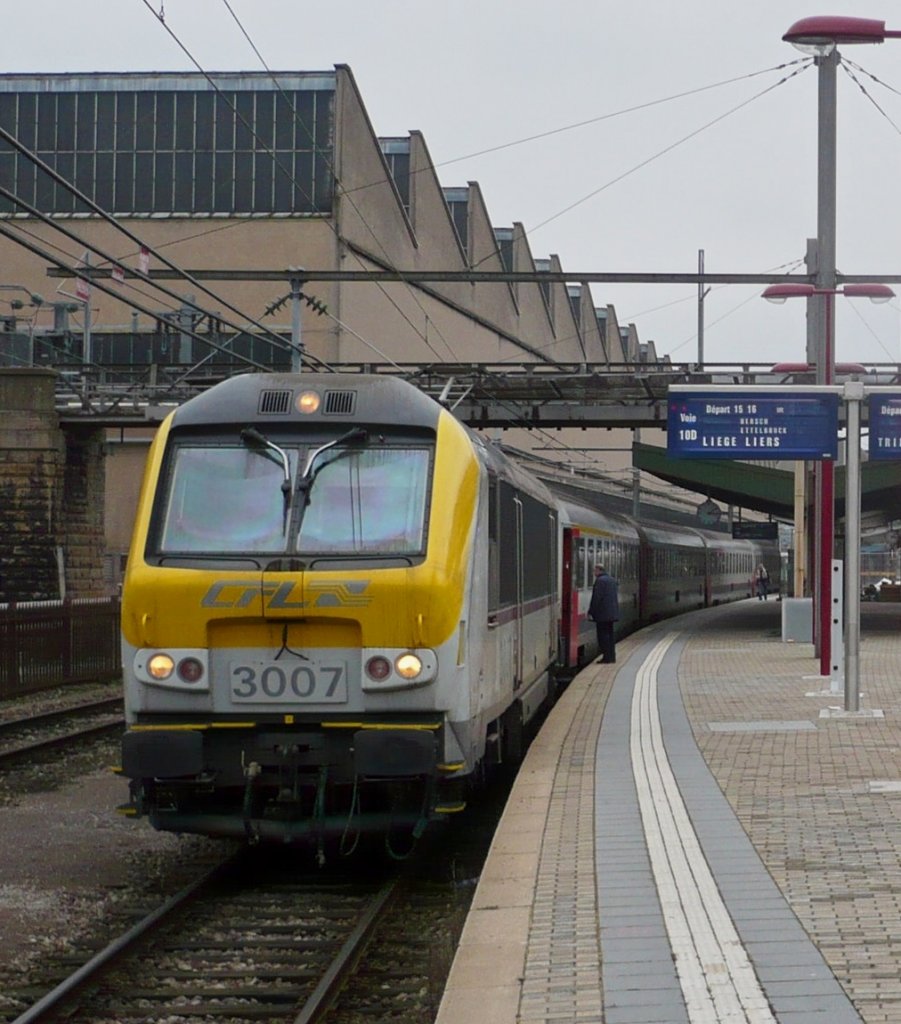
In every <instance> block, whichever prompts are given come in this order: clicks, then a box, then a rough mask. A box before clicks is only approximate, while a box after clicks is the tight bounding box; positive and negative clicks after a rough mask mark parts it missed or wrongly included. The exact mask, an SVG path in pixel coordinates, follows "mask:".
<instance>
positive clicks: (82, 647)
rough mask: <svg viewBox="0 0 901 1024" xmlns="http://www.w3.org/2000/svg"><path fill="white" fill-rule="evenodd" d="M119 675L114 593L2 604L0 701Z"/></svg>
mask: <svg viewBox="0 0 901 1024" xmlns="http://www.w3.org/2000/svg"><path fill="white" fill-rule="evenodd" d="M120 674H121V662H120V654H119V599H118V598H117V597H113V598H99V599H91V598H75V599H72V600H69V599H67V600H65V601H28V602H21V603H16V602H13V603H11V604H5V605H0V699H2V698H8V697H21V696H23V695H25V694H28V693H36V692H37V691H38V690H46V689H49V688H50V687H53V686H60V685H62V684H65V683H83V682H91V681H94V680H97V681H102V680H108V679H116V678H117V677H118V676H119V675H120Z"/></svg>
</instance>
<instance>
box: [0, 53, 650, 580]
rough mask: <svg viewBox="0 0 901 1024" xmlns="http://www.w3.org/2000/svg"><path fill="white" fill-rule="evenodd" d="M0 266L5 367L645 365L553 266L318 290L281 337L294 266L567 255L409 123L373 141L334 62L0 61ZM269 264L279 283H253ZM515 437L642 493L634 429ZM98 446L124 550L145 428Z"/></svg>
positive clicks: (472, 263)
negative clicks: (505, 210)
mask: <svg viewBox="0 0 901 1024" xmlns="http://www.w3.org/2000/svg"><path fill="white" fill-rule="evenodd" d="M67 183H70V184H71V185H73V186H74V189H75V190H76V191H75V192H73V190H72V189H71V188H70V187H67ZM98 210H99V211H101V212H98ZM104 214H107V215H108V216H104ZM113 220H114V221H115V223H113ZM117 225H120V226H122V227H124V228H126V229H127V230H128V231H129V232H130V237H126V236H125V235H123V234H122V233H121V232H120V231H119V230H118V229H117ZM54 264H55V265H56V266H57V273H60V272H61V271H60V268H61V267H72V266H89V267H90V268H92V269H95V270H114V269H116V268H123V269H124V270H126V271H127V270H129V269H131V268H137V267H144V266H149V268H150V270H151V271H154V270H159V269H163V268H165V267H166V266H168V265H170V264H171V265H173V266H177V267H178V268H180V269H183V270H186V271H188V272H189V273H190V271H192V270H193V271H199V270H203V271H206V272H210V271H218V272H222V273H223V275H225V276H224V277H223V279H221V280H206V279H204V280H202V281H200V280H197V279H195V280H194V281H185V280H184V279H181V280H169V281H166V282H164V283H165V284H166V286H167V287H169V288H170V289H171V292H172V294H170V295H165V294H161V293H160V292H158V291H155V290H154V289H151V288H150V287H149V286H148V285H147V284H146V283H145V282H143V281H141V280H140V279H136V278H132V277H128V276H125V278H124V280H119V281H116V280H115V279H114V278H107V279H106V281H105V283H106V284H107V285H109V287H111V288H112V289H113V291H114V292H115V293H116V294H114V295H110V294H108V293H106V292H104V291H102V290H100V288H99V285H98V286H95V287H94V288H93V289H92V290H90V294H85V292H84V290H83V287H82V286H79V285H78V283H77V281H76V280H75V279H73V278H71V277H69V278H66V277H60V276H56V277H50V276H48V267H51V266H54ZM0 266H2V268H3V272H2V279H0V286H2V289H3V290H0V303H3V305H2V306H0V310H2V312H3V313H4V314H6V313H7V307H6V305H5V303H6V302H9V303H10V306H9V307H8V309H9V315H8V316H5V317H4V319H3V320H2V321H0V329H2V333H0V363H2V364H4V365H7V366H17V365H35V366H40V367H54V368H55V369H57V370H59V371H61V372H62V373H63V374H66V375H68V377H70V378H72V379H73V380H74V381H75V382H76V384H77V382H78V380H79V379H83V380H84V381H89V380H96V379H98V378H102V379H104V380H106V381H107V382H108V383H109V382H117V381H118V382H121V383H122V384H123V386H125V385H127V383H128V382H143V383H146V382H147V381H151V380H152V381H155V382H158V383H159V382H162V383H165V382H166V381H174V380H180V379H183V378H184V376H185V375H186V374H188V375H189V377H190V376H192V375H193V376H195V377H196V378H197V379H198V380H201V379H202V378H203V377H206V378H207V379H212V378H215V377H216V376H217V375H218V376H221V375H223V374H227V373H231V372H236V371H237V370H243V369H247V368H248V366H249V365H250V366H257V367H265V368H272V369H289V368H291V367H292V366H295V367H296V366H297V365H298V364H299V363H300V364H302V365H303V367H304V368H307V367H309V366H311V365H312V366H315V365H322V364H326V365H328V366H331V367H335V368H340V367H348V366H359V365H360V364H380V365H386V364H398V365H399V366H404V365H409V364H417V365H423V364H433V363H441V364H446V363H451V364H457V363H459V364H471V363H481V364H497V365H498V366H499V367H500V368H501V369H502V368H503V367H504V366H509V365H516V364H522V363H541V362H556V363H562V364H567V365H571V366H576V367H584V366H592V367H594V368H596V369H599V370H602V371H604V372H611V373H618V372H621V373H634V370H635V367H636V366H637V365H638V364H640V363H655V362H656V361H657V357H656V353H655V351H654V345H653V343H652V342H647V341H645V342H642V341H640V340H639V338H638V335H637V332H636V331H635V329H634V327H633V326H631V325H620V324H619V323H618V321H617V317H616V311H615V310H614V308H613V307H612V306H609V305H607V306H596V305H595V301H594V299H593V297H592V295H591V292H590V290H589V287H588V285H587V284H585V283H582V282H578V281H573V282H571V283H567V284H564V283H555V282H552V281H550V280H549V281H547V282H541V281H538V282H529V283H498V282H477V283H469V282H460V281H456V282H440V281H436V282H432V283H427V284H426V283H416V282H414V281H407V280H401V281H394V282H384V281H367V282H360V281H353V282H346V281H344V282H342V281H332V282H323V281H313V282H309V283H308V284H304V285H303V294H304V297H305V299H306V300H307V301H306V302H304V303H302V314H301V320H300V328H299V332H298V330H297V325H296V324H295V325H294V340H295V342H296V341H297V340H298V338H299V340H300V342H301V344H302V356H300V355H299V354H298V351H297V348H296V346H295V347H294V348H293V349H292V345H291V339H292V319H291V312H292V308H291V302H290V301H289V290H290V289H289V278H290V276H291V275H294V276H298V277H299V278H300V279H301V280H302V279H303V277H302V269H303V268H314V269H317V270H323V269H335V270H367V271H382V270H397V269H401V270H403V271H406V272H408V273H411V274H413V273H415V272H417V271H424V270H438V271H461V272H462V271H467V270H470V269H478V270H481V271H505V270H506V271H558V272H562V271H563V269H564V268H563V267H562V266H561V262H560V259H559V258H558V257H557V256H556V255H546V256H540V257H539V256H536V255H535V254H533V252H532V251H531V248H530V245H529V240H528V238H527V235H526V232H525V230H524V229H523V226H522V224H520V223H513V224H510V225H506V226H500V227H499V226H496V225H495V224H493V223H492V219H491V216H490V213H489V209H488V204H487V201H486V198H485V197H484V196H483V195H482V192H481V190H480V188H479V186H478V184H477V183H476V182H466V183H464V184H455V185H453V186H445V185H443V184H442V183H441V181H440V180H439V176H438V173H437V171H436V169H435V166H434V164H433V161H432V159H431V156H430V154H429V151H428V147H427V145H426V141H425V139H424V137H423V135H422V134H421V133H420V132H418V131H412V132H409V133H408V134H405V135H392V136H390V137H380V136H378V135H377V134H376V132H375V131H374V129H373V126H372V124H371V122H370V119H369V116H368V114H367V112H366V108H365V106H364V103H363V100H362V97H361V95H360V92H359V90H358V88H357V85H356V82H355V81H354V77H353V74H352V72H351V70H350V69H349V68H348V67H346V66H343V65H338V66H336V67H335V68H333V69H332V70H329V71H311V72H296V73H295V72H289V73H286V72H278V73H275V74H271V75H270V74H268V73H245V72H229V73H215V74H210V75H206V74H202V73H180V72H179V73H169V72H160V73H147V72H141V73H129V74H107V73H93V74H52V75H51V74H28V75H20V74H15V75H0ZM260 270H273V271H284V275H283V276H281V277H280V278H278V279H275V280H259V279H253V278H252V272H254V271H260ZM226 272H227V275H226ZM243 273H246V274H247V277H246V278H245V277H243V276H242V274H243ZM16 300H18V301H16ZM135 307H137V309H136V308H135ZM247 360H249V361H250V364H248V362H247ZM73 386H75V384H73ZM505 434H509V441H510V443H512V444H513V445H514V446H515V447H518V448H522V449H526V450H530V449H536V450H539V451H540V452H541V453H542V457H551V458H553V459H556V460H559V461H560V462H561V463H563V464H567V465H569V466H570V467H571V468H572V469H573V470H574V471H575V470H576V469H588V470H592V471H596V472H598V473H600V475H601V476H603V474H604V473H609V474H611V476H610V482H612V483H616V485H617V486H621V487H622V488H623V489H624V490H625V489H626V488H629V487H631V486H632V483H631V481H630V480H629V477H628V467H629V466H630V453H629V448H630V445H631V434H630V432H629V431H626V430H623V431H621V430H613V431H603V432H601V431H597V432H595V431H582V430H577V429H563V430H560V431H554V432H553V433H552V434H548V432H547V431H543V432H532V431H524V430H521V429H517V426H516V421H515V419H514V418H513V416H512V414H511V422H510V429H509V431H508V432H505ZM661 438H662V435H661ZM504 440H508V437H507V436H505V438H504ZM645 440H647V438H645ZM107 442H108V443H107V447H106V450H107V453H108V454H107V459H106V461H107V468H106V479H107V489H106V490H107V497H106V510H105V511H106V538H107V540H106V543H107V551H108V554H109V556H110V558H111V559H112V560H113V562H115V560H116V559H119V558H121V556H122V555H124V553H125V551H126V550H127V546H128V535H129V532H130V528H131V522H132V510H133V506H134V501H135V498H136V494H137V488H138V486H139V479H140V471H141V467H142V464H143V454H144V450H145V447H146V442H147V432H146V431H145V432H144V433H143V434H142V433H140V432H134V431H129V432H126V431H115V432H113V433H111V434H110V435H109V436H108V438H107ZM601 449H606V450H604V451H601ZM113 576H115V572H113Z"/></svg>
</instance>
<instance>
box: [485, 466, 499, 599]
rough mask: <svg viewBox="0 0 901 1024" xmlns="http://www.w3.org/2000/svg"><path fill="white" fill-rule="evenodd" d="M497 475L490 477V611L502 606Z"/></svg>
mask: <svg viewBox="0 0 901 1024" xmlns="http://www.w3.org/2000/svg"><path fill="white" fill-rule="evenodd" d="M497 520H498V496H497V477H496V476H489V478H488V611H489V612H496V611H497V609H498V607H499V606H500V587H501V584H500V575H501V574H500V550H499V546H498V521H497Z"/></svg>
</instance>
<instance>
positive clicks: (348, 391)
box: [122, 373, 761, 845]
mask: <svg viewBox="0 0 901 1024" xmlns="http://www.w3.org/2000/svg"><path fill="white" fill-rule="evenodd" d="M716 545H718V546H717V547H714V542H713V540H712V538H709V537H706V536H705V535H704V534H702V533H701V532H699V531H693V530H687V529H684V528H683V529H675V528H667V527H664V526H654V527H650V526H647V525H641V524H638V523H634V522H632V521H630V520H629V519H628V518H625V517H619V516H614V515H611V514H609V513H605V512H602V511H600V510H598V509H596V508H592V507H590V505H589V504H587V503H582V502H580V501H579V500H576V499H573V498H572V497H571V496H564V495H562V494H560V493H558V492H557V491H556V490H555V489H554V486H553V483H552V482H546V481H542V480H540V479H538V478H537V477H536V476H535V475H534V474H533V473H532V472H530V471H528V470H527V469H526V468H524V467H523V466H522V465H521V464H519V463H518V462H517V461H515V460H513V459H511V458H509V457H507V456H505V455H504V454H503V453H502V452H501V451H500V450H499V449H498V448H497V447H496V446H494V445H492V444H491V443H490V442H489V441H487V440H486V439H485V438H483V437H482V436H481V435H479V434H477V433H475V432H473V431H470V430H468V429H467V428H466V427H465V426H463V425H462V424H461V423H460V422H459V421H457V420H456V419H455V418H454V417H453V415H452V414H451V413H450V412H448V411H447V410H446V409H445V408H444V407H443V406H442V405H440V404H438V403H437V402H435V401H433V400H432V399H431V398H429V397H428V396H426V395H424V394H423V393H422V392H420V391H419V390H417V389H416V388H415V387H413V386H412V385H411V384H409V383H407V382H404V381H402V380H400V379H398V378H394V377H388V376H381V375H364V374H360V375H357V374H354V375H350V374H302V375H300V374H278V373H265V374H246V375H240V376H236V377H233V378H230V379H228V380H225V381H224V382H222V383H220V384H218V385H216V386H215V387H213V388H211V389H209V390H208V391H206V392H204V393H203V394H200V395H198V396H197V397H195V398H193V399H191V400H190V401H189V402H187V403H185V404H184V405H182V406H181V407H179V408H178V409H176V410H174V411H173V412H172V413H170V414H169V416H168V417H167V418H166V419H165V420H164V422H163V423H162V424H161V425H160V428H159V430H158V431H157V434H156V436H155V438H154V440H153V443H152V445H151V448H150V451H149V454H148V459H147V465H146V470H145V476H144V481H143V484H142V489H141V494H140V497H139V501H138V508H137V513H136V521H135V527H134V534H133V540H132V545H131V550H130V553H129V558H128V563H127V568H126V574H125V579H124V583H123V596H122V657H123V673H124V686H125V708H126V726H127V727H126V733H125V735H124V737H123V743H122V772H123V773H124V775H126V776H127V777H128V779H129V791H130V799H129V803H128V804H127V805H126V808H125V812H126V813H128V814H131V815H134V816H147V817H148V818H149V820H150V822H151V824H152V825H153V826H154V827H156V828H158V829H164V830H169V831H175V832H194V833H202V834H207V835H218V836H231V837H247V838H248V839H250V840H251V841H258V840H264V841H280V842H293V841H300V840H309V839H314V840H317V841H318V842H320V843H322V842H323V841H325V840H327V839H337V840H340V842H341V843H342V845H343V844H344V843H345V841H349V840H348V837H356V836H360V835H364V834H381V835H385V836H389V835H394V836H396V835H399V834H403V835H405V836H408V837H410V838H413V839H415V838H416V837H418V836H419V835H421V833H422V832H423V830H424V829H425V827H426V825H427V823H428V822H430V821H432V820H435V819H440V818H442V817H445V816H446V815H449V814H452V813H454V812H456V811H458V810H460V809H461V808H462V806H463V798H464V796H465V793H466V790H467V789H468V787H469V785H470V784H471V783H472V782H473V781H476V780H478V779H479V778H480V776H481V774H482V773H483V772H484V771H485V769H486V768H487V767H490V766H491V765H492V764H494V763H498V762H502V761H516V760H517V759H518V758H519V757H520V756H521V754H522V752H523V745H524V733H525V730H526V728H527V726H528V725H529V723H530V722H533V721H534V720H535V719H536V716H537V715H538V714H539V712H540V711H541V709H542V708H543V707H545V706H546V705H547V704H548V703H549V701H550V700H551V699H552V696H553V692H554V686H555V680H556V674H557V672H558V671H559V670H561V669H565V668H569V669H570V670H572V669H573V668H575V667H577V666H578V665H580V664H582V663H584V662H585V661H586V660H587V659H588V658H590V657H592V656H593V654H594V629H593V624H592V623H590V622H589V621H588V620H587V618H586V614H585V612H586V609H587V604H588V599H589V596H590V577H591V572H590V569H591V565H592V564H593V563H594V562H595V561H603V562H604V563H605V564H606V565H608V567H609V568H610V570H611V572H612V573H613V574H614V575H615V576H617V577H618V578H619V581H620V603H621V606H622V610H623V619H622V622H621V623H620V631H621V632H625V631H629V630H631V629H634V628H636V627H637V626H639V625H642V624H644V623H647V622H650V621H653V620H654V619H656V618H661V617H663V616H666V615H671V614H675V613H677V612H679V611H684V610H689V609H691V608H696V607H704V606H706V605H709V604H713V603H717V602H718V601H723V600H732V599H738V598H741V597H747V596H750V593H751V576H752V571H753V567H754V565H755V564H756V562H757V561H759V560H760V558H761V553H760V551H759V550H758V549H757V547H756V546H755V545H753V544H752V543H751V542H748V541H736V542H732V541H729V540H725V539H722V538H719V539H717V540H716Z"/></svg>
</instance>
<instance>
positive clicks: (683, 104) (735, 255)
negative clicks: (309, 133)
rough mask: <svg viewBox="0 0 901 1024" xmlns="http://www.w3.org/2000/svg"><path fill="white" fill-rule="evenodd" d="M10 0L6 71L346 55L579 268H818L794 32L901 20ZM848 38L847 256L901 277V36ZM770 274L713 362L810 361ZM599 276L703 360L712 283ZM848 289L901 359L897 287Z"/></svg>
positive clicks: (387, 124)
mask: <svg viewBox="0 0 901 1024" xmlns="http://www.w3.org/2000/svg"><path fill="white" fill-rule="evenodd" d="M14 7H15V13H14V15H12V11H10V14H11V15H12V16H11V17H10V18H9V19H7V25H6V27H5V29H4V32H3V36H2V40H0V54H2V60H0V68H2V70H3V71H5V72H7V73H9V72H42V71H46V72H65V71H139V70H157V71H159V70H173V71H180V70H196V68H195V66H194V64H193V63H192V61H191V58H193V59H194V60H196V62H197V63H198V64H199V65H200V66H201V67H202V68H203V69H204V70H207V71H216V70H223V71H225V70H252V71H257V70H263V68H262V65H261V63H260V57H258V56H257V54H256V53H255V52H254V47H255V48H256V50H258V51H259V54H260V56H261V57H262V59H263V60H264V61H265V63H266V64H267V65H268V66H269V68H271V69H273V70H280V71H297V70H300V71H314V70H323V69H330V68H331V67H333V66H334V65H335V64H347V65H349V66H350V68H351V70H352V71H353V74H354V77H355V78H356V81H357V84H358V86H359V89H360V92H361V95H362V97H363V101H364V103H365V105H366V109H367V111H368V113H369V116H370V119H371V121H372V124H373V126H374V130H375V132H376V133H377V134H378V135H398V134H404V133H406V132H407V131H410V130H413V129H417V130H419V131H421V132H422V133H423V135H424V137H425V140H426V144H427V145H428V147H429V150H430V152H431V155H432V158H433V160H434V161H435V163H436V164H437V165H438V176H439V179H440V181H441V183H442V184H443V185H445V186H454V185H463V184H465V183H466V182H468V181H477V182H478V183H479V184H480V186H481V188H482V191H483V193H484V196H485V200H486V203H487V205H488V210H489V213H490V215H491V218H492V221H493V223H494V224H495V225H496V226H498V227H503V226H510V225H511V224H512V223H513V222H515V221H518V222H521V223H522V224H523V225H524V226H525V229H526V231H527V233H528V235H529V239H530V245H531V248H532V253H533V255H534V256H535V257H536V258H540V257H543V256H547V255H549V254H556V255H558V256H559V257H560V259H561V261H562V264H563V267H564V269H566V270H568V271H573V272H574V273H575V272H578V271H583V272H596V271H597V272H599V271H607V272H624V271H625V272H663V273H669V272H684V273H694V272H695V271H696V270H697V265H698V251H699V250H701V249H703V250H704V252H705V261H706V268H707V270H708V271H709V272H711V273H755V272H760V273H763V272H771V271H776V270H779V271H782V270H786V271H787V270H797V269H803V267H801V265H800V264H799V261H800V260H802V259H803V256H804V252H805V247H806V239H807V238H810V237H814V236H815V235H816V230H817V225H816V185H817V166H816V165H817V144H816V123H817V73H816V69H815V68H814V67H813V66H810V67H809V68H806V69H804V65H803V63H801V62H802V61H803V59H804V58H803V56H802V54H800V53H798V51H796V50H795V49H794V48H792V47H791V46H789V45H788V44H787V43H784V42H783V41H782V35H783V34H784V33H785V31H786V30H787V29H788V28H789V27H790V25H792V24H793V23H794V22H795V21H797V20H798V19H800V18H803V17H808V16H810V15H814V14H845V15H854V16H858V17H867V18H876V19H879V20H885V21H886V25H887V27H888V28H889V29H901V10H899V9H898V4H897V3H889V2H884V0H868V2H864V0H844V2H843V3H841V4H838V5H834V4H828V5H824V6H822V7H820V6H817V5H816V4H811V3H797V2H794V0H755V2H753V3H738V2H735V0H680V2H678V3H673V2H670V0H654V2H649V0H619V2H617V3H612V2H609V0H590V2H589V0H584V2H583V0H557V2H556V3H553V4H551V3H548V2H547V0H515V2H500V0H456V2H455V3H453V4H444V3H441V4H439V3H438V2H437V0H381V2H379V3H373V2H372V0H328V2H327V3H321V2H320V3H315V4H313V3H304V2H303V0H228V2H227V3H226V2H225V0H148V2H147V3H145V2H144V0H78V2H77V3H73V2H71V0H28V2H26V3H17V4H15V5H14ZM160 12H162V13H163V15H164V18H165V24H166V26H168V28H169V29H170V30H171V32H172V33H174V34H175V35H176V36H177V38H178V40H179V41H180V42H181V44H182V46H183V47H184V48H185V49H186V50H187V51H188V52H189V53H190V55H191V56H190V57H189V56H187V55H186V53H185V52H184V51H183V50H182V49H180V48H179V45H178V44H177V43H176V42H175V41H174V40H173V38H172V36H171V35H170V34H169V33H168V32H167V31H166V29H165V28H164V27H163V25H161V24H160V23H159V20H158V18H157V15H158V14H159V13H160ZM232 12H233V13H232ZM233 15H234V16H233ZM242 27H243V32H242ZM245 33H246V36H245ZM247 37H249V39H250V41H251V42H252V44H253V46H251V42H248V38H247ZM842 54H843V57H844V59H845V66H844V67H843V68H840V69H839V73H838V96H839V113H838V203H837V208H838V230H837V264H838V268H839V270H840V271H843V272H845V273H849V274H852V273H853V274H867V273H873V274H901V201H899V200H901V196H899V191H901V173H899V172H901V39H899V40H889V41H887V42H886V43H885V44H883V45H879V46H846V47H845V48H844V49H843V51H842ZM858 69H862V70H858ZM799 70H800V73H797V74H796V72H798V71H799ZM846 72H851V73H853V75H854V76H855V78H856V81H855V80H854V79H852V78H851V77H850V76H849V74H848V73H846ZM789 76H791V77H789ZM786 78H787V80H785V79H786ZM574 125H579V127H569V126H574ZM525 140H531V141H525ZM500 147H503V148H500ZM490 150H493V151H490ZM760 290H761V289H760V288H759V287H748V286H744V287H742V286H734V285H730V286H716V287H714V288H712V290H711V291H710V294H709V295H708V296H707V299H706V301H705V304H704V309H705V324H706V330H705V357H706V360H707V361H708V362H724V363H734V362H740V361H746V360H750V361H755V362H760V361H766V360H800V359H803V358H804V330H805V328H804V305H805V304H804V302H803V301H801V300H795V301H794V302H788V303H786V304H785V305H783V306H773V305H771V304H769V303H766V302H764V301H763V300H762V299H760V298H759V297H758V296H759V292H760ZM896 290H897V291H898V292H899V295H901V286H897V288H896ZM592 293H593V296H594V300H595V305H598V306H603V305H607V304H613V305H614V306H615V307H616V311H617V315H618V316H619V319H620V322H621V323H634V324H635V325H636V327H637V329H638V332H639V336H640V338H641V339H642V340H649V339H653V340H654V341H655V342H656V344H657V349H658V352H660V353H669V354H671V355H672V357H673V359H674V360H676V361H693V360H694V359H695V357H696V355H697V338H696V335H697V325H698V302H697V286H696V285H688V286H684V285H683V286H674V285H667V286H663V285H658V286H650V285H622V284H611V285H594V286H593V287H592ZM837 307H838V308H837V322H836V343H837V358H838V359H839V360H846V359H854V360H860V361H863V362H888V361H898V360H899V359H901V329H899V323H901V315H899V311H901V300H896V301H893V302H892V303H890V304H889V305H888V306H873V305H872V304H870V303H868V302H866V301H865V300H850V299H841V298H839V299H838V300H837Z"/></svg>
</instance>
